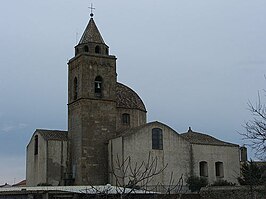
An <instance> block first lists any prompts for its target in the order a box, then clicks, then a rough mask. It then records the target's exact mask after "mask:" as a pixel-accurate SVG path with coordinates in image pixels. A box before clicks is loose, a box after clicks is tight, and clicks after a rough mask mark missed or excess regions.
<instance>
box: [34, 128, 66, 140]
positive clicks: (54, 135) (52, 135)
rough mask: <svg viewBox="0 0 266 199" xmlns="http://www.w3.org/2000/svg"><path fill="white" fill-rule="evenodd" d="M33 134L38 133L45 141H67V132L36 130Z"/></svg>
mask: <svg viewBox="0 0 266 199" xmlns="http://www.w3.org/2000/svg"><path fill="white" fill-rule="evenodd" d="M35 133H39V134H40V135H41V136H42V137H43V138H44V139H45V140H60V141H67V131H60V130H47V129H36V131H35Z"/></svg>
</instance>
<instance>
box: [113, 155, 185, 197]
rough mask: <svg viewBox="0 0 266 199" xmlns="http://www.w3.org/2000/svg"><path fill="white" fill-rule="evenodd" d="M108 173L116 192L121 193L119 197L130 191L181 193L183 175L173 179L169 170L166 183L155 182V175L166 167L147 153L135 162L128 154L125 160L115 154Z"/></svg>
mask: <svg viewBox="0 0 266 199" xmlns="http://www.w3.org/2000/svg"><path fill="white" fill-rule="evenodd" d="M111 166H112V168H111V172H110V174H111V175H112V176H113V182H114V181H115V185H116V187H117V193H119V194H121V198H126V197H127V196H129V195H130V194H132V193H140V194H152V193H154V192H157V191H158V190H159V191H162V192H164V193H165V195H168V194H172V193H175V194H176V193H181V190H182V187H183V175H181V177H180V178H179V179H174V175H173V172H171V176H170V180H169V183H168V184H167V185H165V184H164V183H163V182H157V183H156V184H154V185H153V186H150V184H152V182H155V181H156V180H155V179H154V178H156V176H158V175H160V174H162V173H163V172H164V170H165V169H166V168H167V166H168V164H166V165H165V166H160V165H159V164H158V158H157V157H152V156H151V154H150V153H149V154H148V158H147V160H146V161H142V162H135V161H133V160H132V158H131V157H130V156H129V157H127V158H126V159H125V160H120V158H119V157H118V156H117V157H116V160H115V161H114V163H113V165H111Z"/></svg>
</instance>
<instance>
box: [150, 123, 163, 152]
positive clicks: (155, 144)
mask: <svg viewBox="0 0 266 199" xmlns="http://www.w3.org/2000/svg"><path fill="white" fill-rule="evenodd" d="M152 149H159V150H162V149H163V131H162V129H160V128H154V129H152Z"/></svg>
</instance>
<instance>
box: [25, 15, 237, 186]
mask: <svg viewBox="0 0 266 199" xmlns="http://www.w3.org/2000/svg"><path fill="white" fill-rule="evenodd" d="M146 114H147V110H146V108H145V105H144V103H143V101H142V100H141V98H140V97H139V96H138V94H137V93H136V92H134V90H132V89H131V88H129V87H128V86H126V85H124V84H122V83H119V82H117V73H116V57H115V56H114V55H110V54H109V47H108V46H107V45H106V43H105V42H104V40H103V38H102V36H101V34H100V32H99V30H98V28H97V26H96V24H95V22H94V19H93V15H91V18H90V20H89V23H88V25H87V27H86V29H85V31H84V33H83V35H82V37H81V39H80V41H79V43H78V44H77V45H76V46H75V56H74V57H73V58H72V59H71V60H70V61H69V62H68V131H58V130H45V129H36V131H35V132H34V134H33V136H32V138H31V140H30V142H29V144H28V146H27V160H26V178H27V186H37V185H38V184H52V185H55V186H56V185H105V184H107V183H110V184H112V185H116V183H117V179H116V178H117V175H118V174H119V173H120V174H121V172H122V171H119V170H118V169H117V168H118V167H119V166H120V168H121V167H123V166H125V163H124V165H116V164H119V162H120V164H121V163H122V164H123V161H126V160H128V159H129V158H130V160H131V163H132V164H134V165H136V163H138V164H139V165H140V164H141V163H142V162H147V161H148V159H149V158H151V159H152V160H156V167H157V169H162V168H163V169H162V171H161V172H160V173H159V174H158V175H156V176H154V178H153V179H152V180H151V181H150V182H149V185H155V184H157V183H158V182H160V183H163V184H167V183H169V180H170V174H171V173H173V178H176V179H178V178H179V177H180V176H183V177H184V178H187V177H189V176H192V175H194V176H202V177H205V178H207V179H208V181H209V183H212V182H214V181H217V180H220V179H223V180H227V181H230V182H237V180H236V178H237V177H238V176H239V175H240V162H239V146H238V145H236V144H231V143H228V142H224V141H221V140H218V139H216V138H214V137H212V136H209V135H206V134H202V133H198V132H194V131H193V130H192V129H191V128H189V130H188V132H185V133H178V132H176V131H175V130H173V129H172V128H171V127H169V126H167V125H166V124H163V123H161V122H157V121H155V122H148V123H147V118H146ZM125 172H129V171H125ZM126 176H127V174H124V179H119V181H122V184H123V183H127V182H128V181H129V180H130V179H128V178H127V177H126Z"/></svg>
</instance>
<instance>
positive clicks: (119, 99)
mask: <svg viewBox="0 0 266 199" xmlns="http://www.w3.org/2000/svg"><path fill="white" fill-rule="evenodd" d="M116 107H117V108H129V109H139V110H141V111H145V112H146V108H145V105H144V103H143V102H142V100H141V98H140V97H139V96H138V94H137V93H136V92H135V91H133V90H132V89H131V88H129V87H127V86H125V85H124V84H121V83H118V82H117V83H116Z"/></svg>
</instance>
